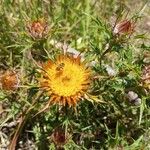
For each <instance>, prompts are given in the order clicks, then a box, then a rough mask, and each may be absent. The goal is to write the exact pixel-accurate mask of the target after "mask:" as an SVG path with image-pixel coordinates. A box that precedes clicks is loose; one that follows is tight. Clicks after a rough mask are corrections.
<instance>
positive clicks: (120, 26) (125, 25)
mask: <svg viewBox="0 0 150 150" xmlns="http://www.w3.org/2000/svg"><path fill="white" fill-rule="evenodd" d="M134 28H135V24H134V23H133V22H132V21H131V20H122V21H120V22H118V23H117V24H116V25H115V27H114V31H113V32H114V34H119V35H122V34H129V35H130V34H132V33H133V31H134Z"/></svg>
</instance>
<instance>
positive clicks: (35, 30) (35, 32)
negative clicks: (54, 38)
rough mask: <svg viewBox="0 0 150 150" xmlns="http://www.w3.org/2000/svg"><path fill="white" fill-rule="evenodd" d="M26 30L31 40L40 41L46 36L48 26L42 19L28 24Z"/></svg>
mask: <svg viewBox="0 0 150 150" xmlns="http://www.w3.org/2000/svg"><path fill="white" fill-rule="evenodd" d="M27 29H28V32H29V34H30V36H31V37H32V38H33V39H42V38H44V37H45V36H46V35H47V34H48V24H47V22H46V21H45V20H44V19H38V20H36V21H33V22H30V23H28V25H27Z"/></svg>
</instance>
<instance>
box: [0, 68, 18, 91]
mask: <svg viewBox="0 0 150 150" xmlns="http://www.w3.org/2000/svg"><path fill="white" fill-rule="evenodd" d="M0 83H1V87H2V89H3V90H8V91H14V90H16V89H17V88H18V84H19V79H18V75H17V73H16V72H14V71H10V70H7V71H5V72H4V74H3V75H1V77H0Z"/></svg>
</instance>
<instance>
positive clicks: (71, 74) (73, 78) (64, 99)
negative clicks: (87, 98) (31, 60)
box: [40, 54, 91, 106]
mask: <svg viewBox="0 0 150 150" xmlns="http://www.w3.org/2000/svg"><path fill="white" fill-rule="evenodd" d="M90 77H91V70H90V68H89V67H87V66H86V63H85V61H83V62H81V57H80V56H78V57H73V55H67V54H66V55H64V54H62V55H59V56H58V57H57V58H56V60H55V61H51V60H48V61H47V62H46V63H44V64H43V71H42V77H41V78H40V86H41V87H42V88H43V89H45V90H46V91H47V93H48V95H49V96H50V103H53V104H60V105H63V106H65V105H69V106H76V104H77V102H78V101H79V100H80V99H81V98H82V97H84V95H85V94H86V92H87V90H88V89H89V86H90V81H91V80H90Z"/></svg>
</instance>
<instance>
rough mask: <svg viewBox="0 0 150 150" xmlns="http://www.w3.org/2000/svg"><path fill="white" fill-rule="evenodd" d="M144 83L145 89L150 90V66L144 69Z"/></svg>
mask: <svg viewBox="0 0 150 150" xmlns="http://www.w3.org/2000/svg"><path fill="white" fill-rule="evenodd" d="M142 81H143V85H144V87H146V88H147V89H149V90H150V65H148V66H145V67H144V69H143V75H142Z"/></svg>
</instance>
